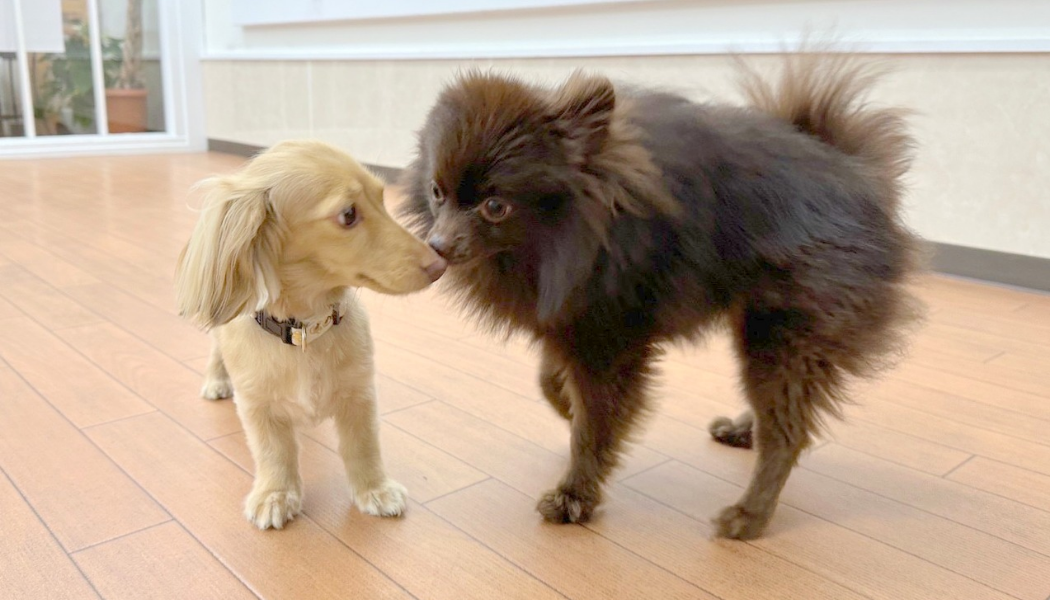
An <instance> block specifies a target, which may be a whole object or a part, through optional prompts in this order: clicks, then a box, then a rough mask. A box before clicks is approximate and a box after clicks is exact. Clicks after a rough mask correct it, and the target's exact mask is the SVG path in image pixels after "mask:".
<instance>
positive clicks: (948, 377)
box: [893, 362, 1047, 419]
mask: <svg viewBox="0 0 1050 600" xmlns="http://www.w3.org/2000/svg"><path fill="white" fill-rule="evenodd" d="M971 375H972V374H971ZM893 379H897V380H900V381H906V382H908V383H911V384H914V385H918V386H922V387H927V388H932V389H935V390H940V391H942V392H947V393H949V394H955V395H957V396H959V397H961V398H966V399H967V400H972V401H974V402H983V403H985V404H989V405H991V406H997V407H999V408H1004V409H1007V410H1012V411H1014V412H1019V413H1024V414H1026V415H1029V416H1032V417H1035V418H1037V419H1045V418H1046V416H1047V408H1046V398H1044V397H1042V396H1039V395H1037V394H1032V393H1029V392H1025V391H1022V390H1017V389H1013V388H1007V387H1003V386H1002V385H998V384H996V383H990V382H987V381H982V380H981V379H979V378H977V377H975V376H969V375H965V374H957V373H951V372H949V371H944V370H941V369H938V368H934V367H931V366H927V365H923V364H919V363H918V362H908V363H905V364H902V365H901V366H900V367H898V368H897V369H894V371H893Z"/></svg>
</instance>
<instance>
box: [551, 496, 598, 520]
mask: <svg viewBox="0 0 1050 600" xmlns="http://www.w3.org/2000/svg"><path fill="white" fill-rule="evenodd" d="M596 506H598V501H597V500H594V499H589V498H584V497H582V496H580V495H578V494H575V493H573V492H571V491H569V490H565V489H562V488H558V489H554V490H551V491H549V492H547V493H546V494H544V495H543V497H541V498H540V501H539V502H538V503H537V504H536V510H538V511H539V512H540V514H541V515H543V518H544V519H545V520H547V521H549V522H551V523H584V522H586V521H587V520H588V519H590V518H591V513H592V512H594V509H595V507H596Z"/></svg>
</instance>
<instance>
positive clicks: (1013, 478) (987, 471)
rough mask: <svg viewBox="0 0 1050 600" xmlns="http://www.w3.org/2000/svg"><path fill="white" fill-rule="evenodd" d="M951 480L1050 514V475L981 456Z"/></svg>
mask: <svg viewBox="0 0 1050 600" xmlns="http://www.w3.org/2000/svg"><path fill="white" fill-rule="evenodd" d="M948 479H951V480H952V481H958V482H960V483H965V484H966V485H968V486H970V487H973V488H976V489H979V490H984V491H986V492H989V493H992V494H996V495H998V496H1003V497H1004V498H1010V499H1011V500H1016V501H1018V502H1023V503H1025V504H1027V505H1029V506H1034V507H1035V508H1038V509H1040V510H1043V511H1045V512H1047V513H1050V476H1047V475H1043V474H1040V473H1036V472H1034V471H1029V470H1027V469H1021V468H1018V467H1015V466H1013V465H1008V464H1005V463H1001V462H998V461H994V460H989V459H987V458H982V457H980V456H978V457H976V458H974V459H973V460H971V461H970V462H968V463H966V464H965V465H963V466H961V467H959V468H958V469H956V470H955V471H953V472H952V473H951V475H949V476H948Z"/></svg>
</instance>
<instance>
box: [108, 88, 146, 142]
mask: <svg viewBox="0 0 1050 600" xmlns="http://www.w3.org/2000/svg"><path fill="white" fill-rule="evenodd" d="M106 114H107V115H108V117H109V119H108V121H109V132H110V133H138V132H142V131H146V90H145V89H137V90H126V89H107V90H106Z"/></svg>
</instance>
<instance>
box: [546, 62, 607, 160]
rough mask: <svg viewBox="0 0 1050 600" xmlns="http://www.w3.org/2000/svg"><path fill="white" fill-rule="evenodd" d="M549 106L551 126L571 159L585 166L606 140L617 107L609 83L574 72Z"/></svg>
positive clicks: (605, 80)
mask: <svg viewBox="0 0 1050 600" xmlns="http://www.w3.org/2000/svg"><path fill="white" fill-rule="evenodd" d="M552 106H553V109H554V124H555V126H556V127H557V128H558V131H559V133H561V135H562V136H563V137H564V139H565V143H566V150H567V152H568V155H569V157H570V159H571V160H572V162H574V163H577V164H583V163H586V162H587V159H588V158H589V157H590V156H592V155H594V154H595V153H597V152H598V151H599V150H601V148H602V145H603V144H604V143H605V140H606V139H607V138H608V137H609V124H610V122H611V121H612V117H613V110H615V108H616V90H615V89H614V88H613V84H612V82H611V81H609V80H608V79H606V78H605V77H598V76H591V75H585V74H584V73H582V72H580V71H577V72H575V73H573V74H572V76H570V77H569V79H568V80H567V81H566V82H565V83H564V84H563V85H562V86H561V88H559V89H558V90H557V91H556V92H555V93H554V97H553V100H552Z"/></svg>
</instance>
